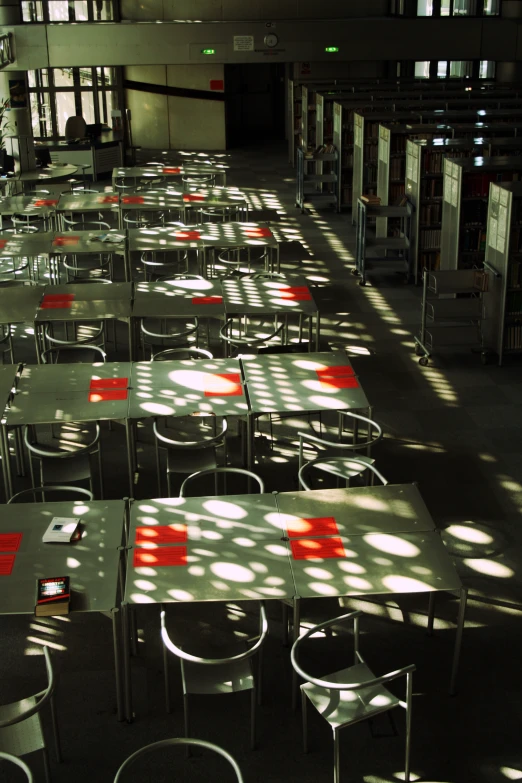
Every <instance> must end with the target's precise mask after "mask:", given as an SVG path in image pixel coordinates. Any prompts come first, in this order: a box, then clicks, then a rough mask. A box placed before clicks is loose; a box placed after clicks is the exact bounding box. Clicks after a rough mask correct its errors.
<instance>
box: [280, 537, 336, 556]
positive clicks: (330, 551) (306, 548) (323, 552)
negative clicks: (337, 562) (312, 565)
mask: <svg viewBox="0 0 522 783" xmlns="http://www.w3.org/2000/svg"><path fill="white" fill-rule="evenodd" d="M290 546H291V548H292V557H293V559H294V560H333V559H335V558H337V559H339V558H341V557H346V552H345V551H344V546H343V542H342V541H341V539H340V538H339V537H335V536H332V537H331V538H299V539H296V540H295V541H290Z"/></svg>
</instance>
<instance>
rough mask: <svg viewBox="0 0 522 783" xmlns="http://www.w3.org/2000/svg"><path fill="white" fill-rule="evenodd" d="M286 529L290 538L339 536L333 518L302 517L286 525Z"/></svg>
mask: <svg viewBox="0 0 522 783" xmlns="http://www.w3.org/2000/svg"><path fill="white" fill-rule="evenodd" d="M286 529H287V532H288V535H289V536H290V538H298V537H299V536H332V535H339V528H338V527H337V522H336V521H335V517H302V518H301V519H293V520H292V521H291V522H289V523H288V524H287V526H286Z"/></svg>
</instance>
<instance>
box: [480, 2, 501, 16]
mask: <svg viewBox="0 0 522 783" xmlns="http://www.w3.org/2000/svg"><path fill="white" fill-rule="evenodd" d="M482 13H483V14H484V16H498V15H499V14H500V0H484V10H483V12H482Z"/></svg>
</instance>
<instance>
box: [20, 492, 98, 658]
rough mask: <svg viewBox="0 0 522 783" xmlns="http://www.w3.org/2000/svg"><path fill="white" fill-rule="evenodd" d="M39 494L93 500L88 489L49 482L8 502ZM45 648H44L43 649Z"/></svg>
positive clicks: (26, 500)
mask: <svg viewBox="0 0 522 783" xmlns="http://www.w3.org/2000/svg"><path fill="white" fill-rule="evenodd" d="M37 495H41V497H40V501H41V502H45V501H44V498H46V495H58V496H64V495H66V497H59V498H58V499H59V500H70V499H71V495H75V496H76V498H75V499H76V500H94V495H93V494H92V492H90V491H89V490H88V489H84V488H83V487H69V486H66V485H65V484H64V485H59V484H49V485H48V486H46V487H30V488H29V489H23V490H22V491H21V492H17V493H16V494H15V495H13V496H12V497H10V498H9V500H8V501H7V502H8V503H34V502H37V500H36V496H37ZM45 649H47V648H44V650H45Z"/></svg>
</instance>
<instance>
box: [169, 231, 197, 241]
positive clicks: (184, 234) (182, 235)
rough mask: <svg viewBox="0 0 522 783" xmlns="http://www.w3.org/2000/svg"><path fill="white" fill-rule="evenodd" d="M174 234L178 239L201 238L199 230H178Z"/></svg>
mask: <svg viewBox="0 0 522 783" xmlns="http://www.w3.org/2000/svg"><path fill="white" fill-rule="evenodd" d="M174 236H175V237H176V239H201V233H200V232H199V231H176V233H175V234H174Z"/></svg>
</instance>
